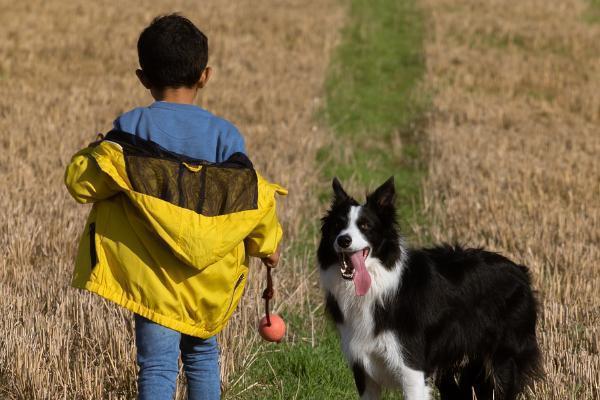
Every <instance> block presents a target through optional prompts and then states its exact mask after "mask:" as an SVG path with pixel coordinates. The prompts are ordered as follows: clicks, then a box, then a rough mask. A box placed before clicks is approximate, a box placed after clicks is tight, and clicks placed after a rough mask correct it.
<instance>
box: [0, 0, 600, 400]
mask: <svg viewBox="0 0 600 400" xmlns="http://www.w3.org/2000/svg"><path fill="white" fill-rule="evenodd" d="M2 1H3V4H2V5H1V8H2V10H3V11H2V13H0V90H1V94H2V96H0V146H1V147H0V148H1V152H0V191H1V193H2V195H1V196H0V254H1V257H0V313H2V319H1V320H0V398H2V399H4V398H6V399H38V398H39V399H46V398H69V399H74V398H81V399H90V398H98V399H99V398H131V397H132V396H133V394H134V393H135V382H134V375H135V363H134V343H133V337H132V324H131V319H130V316H129V315H128V314H127V313H124V312H122V311H120V310H119V309H117V308H116V307H114V306H112V305H110V304H107V303H105V302H103V301H101V300H99V299H98V298H96V297H93V296H90V295H87V294H82V293H79V292H76V291H75V290H73V289H71V288H70V287H69V286H68V281H69V278H70V272H71V268H72V258H73V255H74V250H75V242H76V239H75V238H76V236H77V235H78V234H79V231H80V230H81V228H82V225H83V218H84V215H85V213H86V211H87V210H86V209H85V207H81V206H77V205H76V204H75V203H74V202H73V201H72V200H71V199H69V198H68V195H67V194H66V191H65V190H64V189H63V187H62V183H61V182H62V173H63V169H64V166H65V165H66V163H67V162H68V159H69V156H70V155H71V154H72V153H73V152H74V151H75V149H77V148H79V147H80V146H83V145H85V144H86V143H87V142H89V141H90V140H91V138H92V137H93V135H94V133H95V132H98V131H104V130H106V129H108V128H109V127H110V122H111V121H112V119H113V118H114V117H115V116H116V115H117V114H118V113H120V112H122V111H125V110H127V109H129V108H130V107H133V106H136V105H140V104H146V103H148V102H149V101H150V100H149V98H148V96H147V95H146V94H145V93H144V91H143V90H142V89H141V88H140V86H139V85H138V84H137V83H136V82H135V79H134V76H133V70H134V68H135V67H136V59H135V40H136V38H137V34H138V33H139V31H140V30H141V29H142V28H143V26H144V25H146V24H147V23H148V22H149V21H150V19H151V18H152V17H153V16H154V15H156V14H158V13H161V12H166V11H170V10H181V11H183V12H184V13H186V14H187V15H189V16H190V17H191V18H192V19H193V20H195V21H196V22H198V24H199V25H200V26H201V27H203V28H204V29H205V31H206V33H207V34H208V36H209V39H210V40H211V42H210V43H211V49H212V58H211V64H212V65H213V66H215V67H216V74H215V76H214V80H213V81H212V82H211V84H210V85H209V87H208V89H207V90H206V93H204V94H203V95H202V99H201V102H202V103H203V104H205V105H206V106H207V107H208V108H209V109H211V110H213V111H215V112H216V113H217V114H222V115H225V116H227V117H229V118H230V119H232V120H233V121H234V122H236V123H237V124H238V125H239V126H240V127H241V129H242V130H243V131H244V133H245V134H246V136H247V141H248V145H249V150H250V153H251V155H252V156H253V157H252V158H253V159H254V160H255V162H256V164H257V165H258V166H259V167H260V169H261V170H262V171H264V173H265V174H266V175H267V176H268V177H270V178H271V179H274V180H278V181H280V182H281V183H283V184H284V185H287V186H289V187H290V188H291V189H292V190H293V191H292V194H291V195H290V196H289V197H288V198H287V199H286V200H285V208H284V209H283V212H284V220H285V221H286V230H287V233H288V242H287V243H288V244H289V243H290V241H292V240H293V238H295V237H297V236H298V234H299V230H300V226H301V221H302V220H303V219H306V218H313V217H314V209H315V208H318V204H316V203H315V202H314V198H315V197H316V196H311V189H313V188H314V187H315V185H316V177H315V175H316V174H314V168H315V165H314V163H313V160H314V157H313V154H314V152H315V150H316V148H317V147H318V146H319V145H321V144H322V143H323V142H324V141H325V140H327V134H326V132H324V131H323V130H322V129H320V128H319V127H315V126H314V122H313V120H312V114H313V113H314V111H315V109H316V108H318V107H319V101H320V96H321V84H322V79H323V76H324V71H325V67H326V65H327V61H328V55H329V54H330V50H331V47H332V45H333V43H334V41H335V38H336V32H337V30H338V27H339V25H340V22H341V13H340V10H339V3H337V2H334V1H333V0H332V1H327V2H325V3H324V2H322V1H316V0H311V1H304V2H301V1H286V2H276V1H262V2H250V1H244V2H236V3H237V4H236V5H235V6H234V5H224V4H225V3H224V2H217V1H214V0H212V1H209V2H202V6H201V8H200V6H199V5H198V4H199V2H197V1H176V2H166V1H162V2H160V3H158V2H146V3H143V4H137V7H136V6H133V5H130V4H129V3H124V2H120V3H116V2H106V1H99V2H94V3H90V2H84V1H78V2H69V1H66V0H54V1H49V2H42V1H35V2H33V1H32V2H27V3H24V2H23V3H17V4H15V3H13V2H10V3H9V2H7V1H6V0H2ZM421 4H422V5H423V7H424V8H425V10H426V12H427V14H428V42H427V46H426V55H427V63H428V74H427V79H426V80H427V82H426V83H427V86H428V87H430V88H431V91H432V94H433V109H432V112H431V118H430V123H429V126H428V133H429V135H430V142H431V146H430V148H431V152H432V154H431V157H430V160H431V163H430V167H429V170H430V174H429V177H428V178H427V180H426V182H425V193H424V199H425V212H426V213H428V214H429V215H430V216H431V221H432V223H431V226H430V227H428V228H426V229H431V233H432V236H433V238H435V239H436V240H445V241H453V240H460V241H461V242H466V243H468V244H472V245H485V246H488V247H490V248H492V249H495V250H498V251H502V252H503V253H505V254H507V255H510V256H511V257H513V258H515V259H517V260H519V261H521V262H524V263H526V264H527V265H529V266H530V268H531V270H532V273H533V276H534V284H535V286H536V288H538V290H539V298H540V308H541V311H542V315H541V317H540V326H539V332H540V337H541V342H542V348H543V351H544V353H545V370H546V379H545V380H544V381H542V382H539V383H538V384H537V385H536V387H535V388H534V389H533V392H532V393H530V396H529V397H530V398H535V399H567V398H577V399H596V398H598V397H599V396H600V389H599V387H600V356H599V353H598V352H599V343H598V340H599V339H598V338H599V334H600V332H599V328H598V327H599V326H600V296H599V295H598V292H599V289H598V288H599V287H600V276H599V275H600V274H599V268H598V265H599V262H600V250H599V243H600V237H599V235H600V161H599V158H600V132H599V128H598V127H599V123H600V81H599V79H598V76H600V60H599V55H600V41H598V38H599V37H600V36H599V35H600V26H599V25H590V24H588V23H586V22H584V18H582V15H583V14H584V13H585V11H586V10H585V8H586V3H585V2H584V1H583V0H565V1H555V0H553V1H544V0H527V1H522V2H507V1H500V0H490V1H485V2H476V1H466V0H452V1H449V0H423V1H422V2H421ZM264 143H268V144H269V145H268V146H267V148H265V146H264V145H263V144H264ZM415 228H416V227H415ZM416 230H417V231H419V230H420V229H419V228H416ZM282 267H283V268H285V269H286V273H285V274H283V273H280V274H278V275H277V277H278V280H279V285H278V288H279V290H280V291H281V292H280V295H279V299H287V300H286V302H288V303H294V302H296V301H300V300H301V299H302V296H304V295H305V293H306V292H307V291H308V290H309V289H308V286H309V284H307V281H306V279H305V276H306V275H308V271H310V270H311V269H312V260H310V259H307V258H302V259H285V260H284V264H283V265H282ZM261 284H262V281H261V276H258V274H255V275H254V276H253V277H252V284H251V285H250V287H249V288H248V292H247V295H246V298H245V299H246V300H245V302H244V303H243V305H242V306H241V307H240V309H239V310H238V312H237V314H236V317H235V319H234V320H233V321H232V322H231V324H230V325H229V327H228V328H227V330H226V331H225V332H224V333H223V334H222V335H221V343H222V345H223V349H224V359H223V373H224V374H223V376H224V378H225V380H227V378H228V377H229V376H230V374H231V373H232V371H234V368H235V366H238V367H240V366H243V365H248V364H250V363H252V357H253V355H252V354H248V353H247V351H246V349H247V348H248V347H249V346H250V345H251V344H252V343H253V342H254V341H255V340H256V337H252V336H250V339H246V338H247V333H248V329H247V327H250V328H249V329H250V331H252V329H253V326H254V323H255V321H256V318H257V316H258V314H259V313H260V310H259V309H258V308H259V307H260V304H259V303H257V299H258V298H259V291H260V286H261ZM282 303H283V302H282V301H280V302H279V304H280V306H281V305H285V304H282ZM242 350H244V351H242ZM182 396H183V391H180V398H181V397H182Z"/></svg>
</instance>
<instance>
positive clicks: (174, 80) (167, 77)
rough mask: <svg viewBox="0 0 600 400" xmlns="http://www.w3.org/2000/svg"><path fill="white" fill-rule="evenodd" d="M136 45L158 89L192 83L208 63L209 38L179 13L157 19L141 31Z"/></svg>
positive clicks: (154, 85) (150, 82)
mask: <svg viewBox="0 0 600 400" xmlns="http://www.w3.org/2000/svg"><path fill="white" fill-rule="evenodd" d="M137 48H138V57H139V61H140V66H141V68H142V71H144V75H145V76H146V79H147V80H148V83H149V84H150V85H151V86H153V87H156V88H159V89H162V88H165V87H182V86H186V87H191V86H193V85H194V84H195V83H196V82H198V80H199V79H200V75H201V74H202V71H203V70H204V68H206V63H207V62H208V39H207V38H206V36H205V35H204V33H202V32H201V31H200V30H199V29H198V28H197V27H196V26H195V25H194V24H193V23H192V22H191V21H190V20H189V19H187V18H185V17H183V16H181V15H178V14H169V15H164V16H158V17H156V18H154V20H153V21H152V22H151V23H150V25H148V27H146V29H144V30H143V31H142V33H141V34H140V38H139V39H138V43H137Z"/></svg>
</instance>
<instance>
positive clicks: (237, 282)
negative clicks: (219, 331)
mask: <svg viewBox="0 0 600 400" xmlns="http://www.w3.org/2000/svg"><path fill="white" fill-rule="evenodd" d="M243 280H244V274H243V273H242V274H241V275H240V276H239V277H238V279H237V281H236V282H235V286H234V287H233V290H232V291H231V299H230V300H229V306H228V307H227V311H225V314H224V315H223V318H225V316H226V315H227V313H228V312H229V310H231V305H232V304H233V298H234V297H235V291H236V290H237V288H238V286H240V284H241V283H242V281H243Z"/></svg>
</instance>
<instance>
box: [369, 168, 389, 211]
mask: <svg viewBox="0 0 600 400" xmlns="http://www.w3.org/2000/svg"><path fill="white" fill-rule="evenodd" d="M395 200H396V187H395V186H394V177H393V176H392V177H390V178H389V179H388V180H387V181H385V182H384V183H383V185H381V186H379V187H378V188H377V189H375V191H374V192H373V193H371V194H370V195H369V196H367V204H368V205H370V206H372V207H374V208H375V209H376V210H377V209H381V208H389V207H394V202H395Z"/></svg>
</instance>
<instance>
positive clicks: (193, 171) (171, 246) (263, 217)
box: [65, 131, 287, 338]
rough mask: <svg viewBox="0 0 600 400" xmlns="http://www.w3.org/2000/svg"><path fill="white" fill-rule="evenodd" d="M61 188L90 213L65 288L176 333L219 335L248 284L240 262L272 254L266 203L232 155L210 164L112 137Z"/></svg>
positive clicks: (84, 156)
mask: <svg viewBox="0 0 600 400" xmlns="http://www.w3.org/2000/svg"><path fill="white" fill-rule="evenodd" d="M65 184H66V185H67V188H68V190H69V192H70V193H71V195H72V196H73V197H74V198H75V200H77V201H78V202H80V203H94V205H93V207H92V210H91V212H90V215H89V217H88V219H87V222H86V229H85V231H84V232H83V235H82V236H81V239H80V242H79V251H78V254H77V259H76V263H75V272H74V276H73V281H72V284H73V286H75V287H77V288H82V289H87V290H89V291H91V292H94V293H97V294H99V295H100V296H102V297H105V298H106V299H108V300H111V301H113V302H115V303H117V304H119V305H121V306H123V307H125V308H127V309H129V310H131V311H133V312H134V313H137V314H140V315H142V316H144V317H146V318H148V319H150V320H152V321H154V322H156V323H158V324H161V325H164V326H166V327H169V328H171V329H174V330H177V331H179V332H182V333H185V334H188V335H193V336H198V337H201V338H207V337H210V336H213V335H215V334H216V333H218V332H219V331H220V330H221V329H223V327H224V325H225V324H226V322H227V320H228V319H229V317H230V316H231V314H232V313H233V311H234V310H235V308H236V307H237V304H238V302H239V300H240V298H241V296H242V293H243V291H244V286H245V283H246V278H247V276H248V256H254V257H266V256H269V255H271V254H272V253H274V252H275V250H276V249H277V246H278V244H279V242H280V240H281V236H282V230H281V226H280V224H279V222H278V219H277V215H276V207H275V193H277V194H280V195H285V194H287V191H286V190H285V189H283V188H281V187H280V186H278V185H276V184H272V183H269V182H267V181H266V180H265V179H263V178H262V177H261V176H260V175H258V174H257V173H256V172H255V170H254V169H253V167H252V164H251V163H250V161H249V160H248V159H247V158H246V157H245V156H244V155H243V154H241V153H236V154H235V155H234V156H232V157H231V158H230V159H229V160H227V161H226V162H225V163H220V164H213V163H208V162H204V161H200V160H194V159H190V158H186V157H184V156H180V155H178V154H174V153H170V152H168V151H166V150H164V149H163V148H161V147H160V146H158V145H156V144H155V143H152V142H149V141H145V140H141V139H139V138H136V137H135V136H133V135H130V134H127V133H124V132H119V131H112V132H110V133H109V134H108V135H107V136H106V138H105V139H104V140H102V141H100V142H99V143H97V144H95V145H91V146H90V147H88V148H85V149H83V150H81V151H80V152H78V153H77V154H75V155H74V156H73V159H72V160H71V162H70V164H69V165H68V167H67V170H66V173H65Z"/></svg>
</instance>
